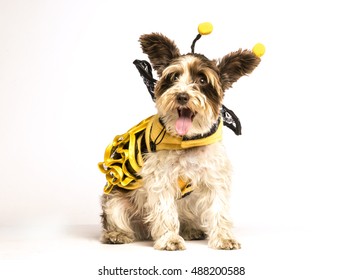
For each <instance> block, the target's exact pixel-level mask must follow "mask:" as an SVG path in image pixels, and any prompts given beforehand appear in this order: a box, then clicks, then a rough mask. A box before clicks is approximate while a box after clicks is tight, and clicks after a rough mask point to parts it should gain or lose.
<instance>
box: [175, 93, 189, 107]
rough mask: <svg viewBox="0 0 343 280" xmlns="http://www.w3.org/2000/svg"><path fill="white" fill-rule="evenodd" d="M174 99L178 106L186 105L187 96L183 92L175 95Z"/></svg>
mask: <svg viewBox="0 0 343 280" xmlns="http://www.w3.org/2000/svg"><path fill="white" fill-rule="evenodd" d="M176 99H177V102H178V103H179V104H180V105H186V104H187V102H188V100H189V95H188V94H187V93H185V92H181V93H179V94H178V95H177V97H176Z"/></svg>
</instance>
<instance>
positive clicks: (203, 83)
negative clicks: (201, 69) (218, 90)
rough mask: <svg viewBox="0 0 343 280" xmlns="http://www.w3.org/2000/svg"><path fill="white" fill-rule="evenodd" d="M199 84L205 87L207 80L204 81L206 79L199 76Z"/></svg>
mask: <svg viewBox="0 0 343 280" xmlns="http://www.w3.org/2000/svg"><path fill="white" fill-rule="evenodd" d="M199 83H200V84H201V85H206V84H207V79H206V77H205V76H200V77H199Z"/></svg>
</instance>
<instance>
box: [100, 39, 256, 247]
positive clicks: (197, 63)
mask: <svg viewBox="0 0 343 280" xmlns="http://www.w3.org/2000/svg"><path fill="white" fill-rule="evenodd" d="M139 41H140V44H141V47H142V50H143V52H144V53H145V54H147V55H148V57H149V60H150V62H151V64H152V66H153V68H154V69H155V70H156V72H157V74H158V76H159V80H158V81H157V83H156V87H155V98H156V108H157V114H156V115H154V116H152V117H150V118H148V119H146V120H144V121H143V122H142V123H140V124H139V125H138V126H135V127H133V128H132V129H131V130H130V131H129V132H128V133H127V134H124V135H120V136H117V137H116V138H115V141H114V142H113V143H112V144H111V145H110V147H109V148H108V149H107V151H108V153H107V157H106V155H105V161H104V162H102V163H100V164H99V167H100V169H102V171H103V172H104V173H106V177H107V184H106V186H105V193H104V194H103V196H102V209H103V213H102V223H103V233H102V238H101V240H102V242H103V243H115V244H123V243H130V242H133V241H135V240H144V239H152V240H154V248H155V249H159V250H184V249H185V240H194V239H205V238H208V245H209V247H211V248H215V249H228V250H231V249H239V248H240V244H239V243H238V242H237V241H236V239H235V237H234V236H233V234H232V231H231V230H232V222H231V220H230V217H229V204H228V200H229V194H230V183H231V179H230V173H231V166H230V162H229V160H228V158H227V156H226V152H225V148H224V146H223V145H222V142H221V137H222V127H223V120H222V116H221V108H222V101H223V97H224V91H225V90H226V89H228V88H230V87H231V86H232V84H233V83H234V82H236V81H237V80H238V79H239V78H240V77H242V76H243V75H246V74H249V73H251V72H252V71H253V70H254V69H255V67H256V66H257V65H258V64H259V62H260V58H259V57H258V56H256V55H255V54H254V53H253V52H252V51H250V50H241V49H240V50H238V51H236V52H232V53H229V54H227V55H225V56H224V57H223V58H221V59H219V60H209V59H208V58H206V57H205V56H204V55H202V54H197V53H188V54H184V55H182V54H180V51H179V49H178V47H177V46H176V45H175V43H174V42H173V41H172V40H170V39H169V38H167V37H166V36H164V35H162V34H160V33H152V34H146V35H142V36H141V37H140V40H139ZM131 142H134V144H132V143H131ZM130 174H131V175H130Z"/></svg>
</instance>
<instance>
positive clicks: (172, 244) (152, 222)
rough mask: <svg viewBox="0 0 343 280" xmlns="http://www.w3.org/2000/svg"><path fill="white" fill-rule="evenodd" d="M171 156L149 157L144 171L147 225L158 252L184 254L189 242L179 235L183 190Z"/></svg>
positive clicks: (165, 153) (156, 155) (153, 155)
mask: <svg viewBox="0 0 343 280" xmlns="http://www.w3.org/2000/svg"><path fill="white" fill-rule="evenodd" d="M167 155H168V152H165V151H160V152H157V153H151V154H148V155H146V158H145V160H146V161H145V163H144V166H143V168H142V172H141V175H142V178H143V187H142V188H143V189H144V191H145V194H146V196H147V199H146V203H145V205H144V212H145V222H146V224H147V225H148V226H149V229H150V234H151V237H152V239H153V240H154V241H155V244H154V248H155V249H158V250H168V251H175V250H184V249H185V248H186V247H185V241H184V239H183V238H182V237H181V236H180V235H179V230H180V222H179V217H178V210H177V206H176V197H177V195H178V191H179V187H178V183H177V179H178V174H177V173H175V172H173V170H172V168H173V166H172V164H171V163H170V161H168V160H166V158H167Z"/></svg>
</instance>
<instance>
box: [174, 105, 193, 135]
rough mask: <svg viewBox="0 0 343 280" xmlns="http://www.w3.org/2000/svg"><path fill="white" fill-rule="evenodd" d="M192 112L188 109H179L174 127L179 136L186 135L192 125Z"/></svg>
mask: <svg viewBox="0 0 343 280" xmlns="http://www.w3.org/2000/svg"><path fill="white" fill-rule="evenodd" d="M191 115H192V113H191V112H189V110H185V109H183V110H181V112H180V117H179V118H178V119H177V120H176V123H175V129H176V131H177V133H178V134H179V135H181V136H183V135H186V134H187V132H188V130H189V129H190V128H191V126H192V117H191Z"/></svg>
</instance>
